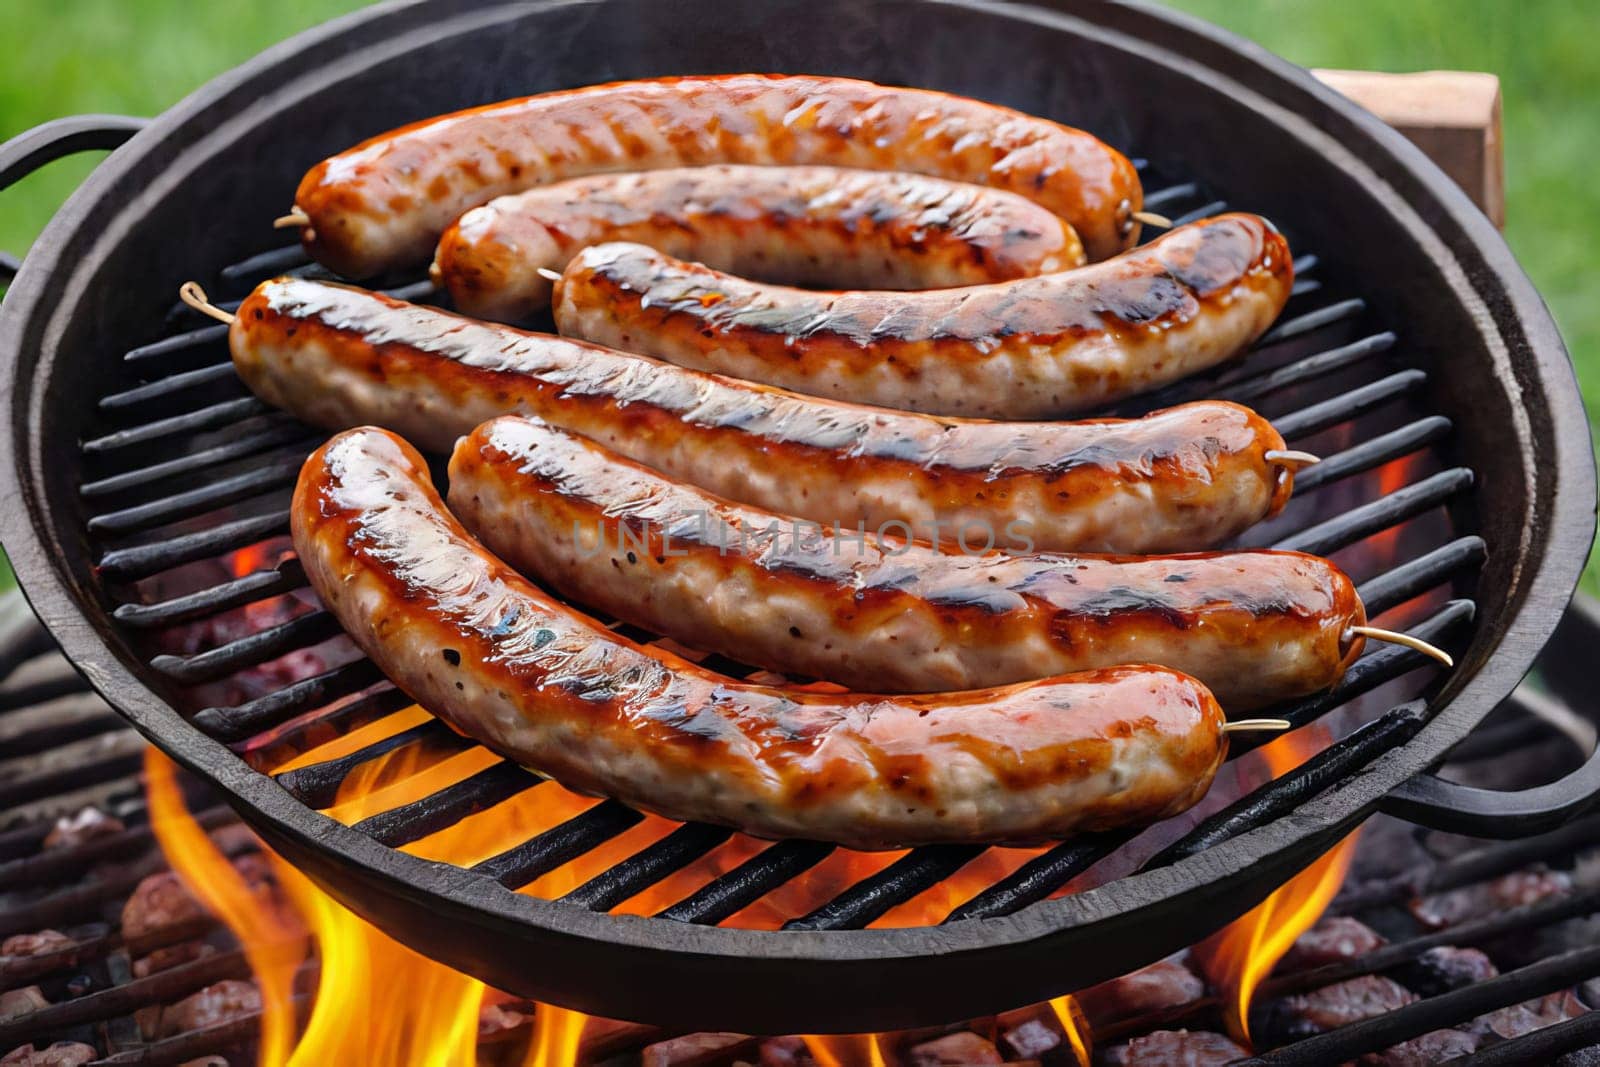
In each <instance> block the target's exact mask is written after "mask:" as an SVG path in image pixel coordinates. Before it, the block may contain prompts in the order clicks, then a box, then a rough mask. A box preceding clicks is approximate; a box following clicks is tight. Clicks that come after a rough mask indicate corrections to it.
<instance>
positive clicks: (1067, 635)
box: [450, 416, 1366, 712]
mask: <svg viewBox="0 0 1600 1067" xmlns="http://www.w3.org/2000/svg"><path fill="white" fill-rule="evenodd" d="M450 508H451V510H452V511H453V512H455V514H456V515H457V517H459V518H460V519H461V521H462V522H463V523H464V524H465V525H466V527H467V528H468V529H469V530H472V531H473V532H474V533H476V534H477V536H478V538H479V539H480V540H482V541H483V543H484V544H485V546H487V547H488V548H489V549H490V551H492V552H494V553H495V554H496V555H498V556H499V557H500V558H501V559H504V560H506V561H507V562H508V563H510V564H511V565H512V566H514V567H516V568H518V569H519V570H521V571H523V572H524V573H527V574H531V575H533V576H534V577H537V578H538V579H539V580H541V581H543V582H545V583H546V584H548V585H550V586H552V587H553V588H555V589H556V590H557V591H558V592H560V593H562V594H563V595H566V596H570V597H572V598H573V599H575V600H577V601H579V602H580V603H583V604H587V605H589V606H590V607H593V608H597V609H600V610H602V611H605V612H607V613H608V614H611V615H615V616H616V617H618V618H621V619H624V620H626V621H628V622H631V623H635V624H637V625H641V626H645V627H648V628H649V629H652V630H654V631H655V632H657V633H660V634H665V635H666V636H668V637H671V638H674V639H675V640H678V641H681V642H682V643H684V644H685V645H688V646H691V647H693V648H697V649H703V650H705V651H707V652H720V653H722V654H724V655H726V656H730V657H733V658H735V659H738V660H740V661H742V662H745V663H750V664H755V665H758V666H762V667H768V668H771V669H772V670H777V671H783V672H786V673H789V674H799V675H806V676H812V677H820V678H825V679H828V680H829V681H833V682H838V683H841V684H843V685H846V686H849V687H850V688H853V689H872V690H876V691H880V692H936V691H941V690H953V689H978V688H982V687H984V686H993V685H1005V684H1008V683H1011V682H1019V681H1024V680H1027V679H1031V678H1044V677H1048V676H1050V675H1057V674H1070V673H1072V672H1074V671H1083V670H1091V669H1095V668H1100V667H1110V666H1115V665H1118V664H1124V663H1159V664H1161V665H1162V666H1165V667H1171V668H1173V669H1174V670H1180V671H1183V672H1185V673H1187V674H1192V675H1194V676H1195V677H1196V678H1198V679H1199V680H1200V681H1201V682H1202V683H1204V684H1205V685H1206V686H1207V687H1209V688H1210V689H1211V691H1212V692H1213V693H1215V694H1216V697H1217V699H1218V700H1219V701H1221V703H1222V706H1223V707H1225V708H1227V709H1228V710H1229V711H1230V712H1238V711H1243V710H1247V709H1252V708H1258V707H1261V706H1263V705H1266V704H1271V703H1275V702H1277V701H1281V700H1288V699H1291V698H1294V697H1301V696H1306V695H1308V694H1310V693H1314V692H1316V691H1318V690H1321V689H1325V688H1327V687H1329V686H1331V685H1333V684H1334V683H1335V682H1337V681H1338V680H1339V679H1340V677H1342V676H1343V674H1344V671H1345V668H1346V667H1347V666H1348V665H1349V664H1350V663H1351V662H1353V661H1354V659H1355V657H1356V656H1357V655H1359V654H1360V651H1361V646H1362V640H1361V638H1360V637H1354V638H1353V639H1351V640H1349V641H1347V640H1346V634H1347V633H1348V631H1349V628H1350V627H1351V626H1360V625H1363V624H1364V623H1365V622H1366V615H1365V613H1364V612H1363V611H1362V607H1361V601H1360V599H1359V598H1358V597H1357V596H1356V591H1355V587H1354V586H1353V585H1352V584H1351V582H1350V579H1349V578H1348V577H1346V576H1345V574H1344V572H1343V571H1341V570H1339V568H1338V567H1335V566H1334V565H1333V564H1332V563H1329V562H1328V561H1327V560H1324V559H1319V558H1317V557H1316V556H1308V555H1304V554H1302V553H1299V552H1269V551H1254V552H1222V553H1215V554H1203V553H1197V554H1190V555H1182V556H1140V557H1129V556H1057V555H1027V556H1008V555H1005V554H1003V553H999V552H994V551H986V549H989V548H992V546H990V545H988V544H986V541H985V538H984V537H983V536H982V534H981V533H978V534H976V535H975V536H974V535H973V531H960V530H946V531H944V538H943V544H942V545H941V546H937V547H936V546H933V545H929V544H927V543H925V542H905V541H896V540H892V539H885V540H879V539H878V538H876V537H874V536H864V535H861V534H860V533H859V531H851V530H843V531H841V530H835V529H828V528H824V527H821V526H817V525H815V524H812V523H808V522H806V521H804V520H800V519H795V518H793V517H791V516H788V515H780V514H777V513H775V512H772V511H765V510H762V509H758V508H751V507H747V506H742V505H739V504H735V503H732V502H730V501H727V500H724V499H722V498H721V497H717V496H714V495H712V494H710V493H707V492H705V491H704V490H701V489H696V488H694V487H692V486H688V485H684V484H682V483H680V482H675V481H673V480H672V479H670V478H667V477H665V476H664V475H661V474H658V473H656V472H655V471H652V470H650V469H648V468H646V467H644V466H642V465H640V464H638V463H633V462H631V461H629V460H627V459H624V458H623V457H621V456H619V455H617V454H616V453H615V452H612V451H610V450H609V449H606V448H603V447H602V446H600V445H597V444H595V443H594V442H592V441H589V440H586V439H584V438H581V437H576V436H574V435H572V434H569V433H566V432H565V431H562V430H559V429H556V428H555V427H553V426H550V425H548V424H546V423H543V422H540V421H538V420H534V419H527V418H523V417H520V416H507V417H505V418H500V419H495V420H494V421H492V422H488V423H485V424H484V425H482V426H480V427H478V428H477V429H476V430H474V431H473V432H472V433H471V434H469V435H467V436H466V437H464V438H462V439H461V442H460V443H459V444H458V445H456V450H455V454H454V456H453V457H452V458H451V460H450ZM951 547H954V548H956V549H957V550H958V551H957V552H954V553H951V552H949V551H948V549H949V548H951ZM940 548H944V549H946V551H940V550H939V549H940Z"/></svg>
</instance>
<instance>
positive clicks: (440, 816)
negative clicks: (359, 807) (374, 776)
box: [354, 763, 544, 848]
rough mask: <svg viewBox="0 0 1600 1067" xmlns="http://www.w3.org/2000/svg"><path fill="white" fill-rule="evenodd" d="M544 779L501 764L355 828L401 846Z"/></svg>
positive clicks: (531, 786)
mask: <svg viewBox="0 0 1600 1067" xmlns="http://www.w3.org/2000/svg"><path fill="white" fill-rule="evenodd" d="M543 782H544V779H543V778H540V777H538V776H537V775H534V774H531V773H529V772H528V771H525V770H523V769H522V768H521V767H518V766H517V765H516V764H515V763H497V764H495V765H494V766H493V767H489V768H486V769H484V770H481V771H479V772H478V773H477V774H474V775H471V776H470V777H467V778H463V779H462V780H461V781H459V782H456V783H455V784H453V785H449V786H446V787H445V788H443V789H441V790H439V791H438V792H437V793H433V794H431V795H429V796H425V797H423V798H422V799H420V800H416V801H413V802H412V803H410V804H404V805H401V806H400V807H398V808H391V809H390V810H388V811H384V812H379V813H378V814H376V815H372V816H369V817H368V818H365V819H362V820H361V821H360V822H358V823H356V824H355V825H354V829H356V830H359V831H361V832H362V833H364V834H366V835H367V836H368V837H370V838H372V839H373V840H374V841H377V842H378V843H379V844H382V845H388V846H389V847H390V848H398V847H400V846H401V845H406V844H410V843H411V842H412V841H416V840H419V839H421V838H424V837H427V836H428V835H429V834H431V833H435V832H436V831H439V830H443V829H445V828H446V827H449V826H454V825H455V824H456V823H458V822H460V821H461V820H462V819H465V818H467V817H468V816H469V815H476V814H477V813H478V812H480V811H487V810H488V809H489V808H492V807H494V806H495V805H496V804H499V803H501V802H502V801H506V800H510V799H511V798H512V797H514V796H516V795H517V794H518V793H521V792H523V791H524V790H527V789H531V788H533V787H534V786H537V785H540V784H541V783H543Z"/></svg>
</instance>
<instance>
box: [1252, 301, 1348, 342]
mask: <svg viewBox="0 0 1600 1067" xmlns="http://www.w3.org/2000/svg"><path fill="white" fill-rule="evenodd" d="M1365 310H1367V302H1366V301H1365V300H1362V299H1361V298H1360V297H1354V298H1352V299H1350V300H1341V301H1339V302H1338V303H1336V304H1329V305H1327V306H1326V307H1320V308H1317V309H1316V310H1315V311H1308V312H1306V313H1305V314H1304V315H1296V316H1295V317H1294V318H1292V319H1289V320H1288V321H1286V322H1280V323H1278V325H1276V326H1274V327H1273V328H1272V329H1270V330H1268V331H1267V332H1266V333H1264V334H1262V335H1261V337H1260V339H1259V340H1257V341H1256V343H1255V347H1256V348H1266V347H1267V346H1268V345H1275V344H1280V343H1282V342H1284V341H1288V340H1292V339H1293V338H1296V337H1300V336H1303V335H1305V334H1308V333H1311V332H1312V331H1314V330H1320V329H1323V328H1324V327H1327V326H1332V325H1333V324H1334V323H1336V322H1343V321H1345V320H1346V319H1353V318H1355V317H1356V316H1357V315H1359V314H1361V313H1362V312H1363V311H1365Z"/></svg>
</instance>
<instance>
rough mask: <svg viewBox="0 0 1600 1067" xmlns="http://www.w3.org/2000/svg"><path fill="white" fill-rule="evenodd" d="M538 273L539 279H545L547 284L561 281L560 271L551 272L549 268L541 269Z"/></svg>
mask: <svg viewBox="0 0 1600 1067" xmlns="http://www.w3.org/2000/svg"><path fill="white" fill-rule="evenodd" d="M538 273H539V277H541V278H543V279H544V280H545V281H547V282H559V281H560V280H561V272H560V271H558V270H551V269H550V268H549V267H540V268H539V270H538Z"/></svg>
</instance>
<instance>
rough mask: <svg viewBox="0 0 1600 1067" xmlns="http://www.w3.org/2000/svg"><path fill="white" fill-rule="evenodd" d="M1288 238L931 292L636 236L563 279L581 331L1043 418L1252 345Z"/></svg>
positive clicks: (1240, 225) (771, 377) (1258, 236)
mask: <svg viewBox="0 0 1600 1067" xmlns="http://www.w3.org/2000/svg"><path fill="white" fill-rule="evenodd" d="M1293 276H1294V268H1293V266H1292V264H1291V263H1290V259H1289V249H1288V245H1287V244H1286V243H1285V242H1284V240H1283V238H1282V237H1281V236H1279V234H1278V232H1277V231H1276V230H1274V229H1273V228H1272V225H1271V224H1270V223H1269V222H1267V221H1266V220H1265V219H1262V218H1259V217H1257V216H1255V215H1223V216H1220V217H1218V218H1215V219H1211V220H1208V221H1206V222H1197V223H1194V224H1193V225H1190V226H1184V227H1181V228H1179V229H1177V230H1174V231H1173V232H1171V233H1169V234H1167V235H1165V236H1164V237H1161V238H1160V239H1158V240H1156V241H1152V242H1151V243H1150V244H1148V245H1146V246H1145V247H1143V248H1140V249H1137V250H1135V251H1133V252H1128V253H1126V254H1124V255H1121V256H1118V257H1117V258H1116V259H1112V260H1107V261H1106V262H1104V263H1097V264H1095V265H1093V266H1090V267H1084V268H1082V269H1080V270H1074V271H1066V272H1063V273H1057V274H1047V275H1044V276H1042V277H1037V278H1025V279H1022V280H1020V281H1009V282H999V283H995V284H991V285H985V286H976V287H971V288H964V289H942V290H938V291H935V292H920V293H885V292H843V293H819V292H814V291H808V290H804V289H790V288H785V287H782V286H777V285H766V284H762V283H758V282H752V281H747V280H745V279H743V278H736V277H732V276H730V275H727V274H722V273H720V272H718V271H714V270H712V269H710V268H708V267H704V266H701V265H699V264H693V263H684V262H682V261H680V260H676V259H673V258H672V257H671V256H668V255H665V254H663V253H661V252H658V251H655V250H654V249H650V248H645V247H643V246H641V245H635V244H621V243H619V244H606V245H599V246H596V247H593V248H589V249H586V250H584V251H583V252H581V253H579V254H578V255H577V256H576V257H574V258H573V259H572V261H571V262H570V263H569V264H568V266H567V270H566V273H565V275H564V276H563V277H562V279H561V281H560V282H559V283H558V284H557V286H556V295H555V312H556V324H557V326H559V327H560V329H561V332H562V333H563V334H566V335H568V336H570V337H581V338H583V339H585V340H589V341H594V342H595V343H597V344H603V345H608V346H610V347H612V348H621V349H624V350H626V351H629V352H640V353H643V354H644V355H648V356H656V357H657V358H660V359H664V360H666V361H667V362H669V363H676V364H677V365H678V366H680V367H693V368H696V369H698V370H708V371H713V372H715V373H718V374H731V375H734V376H736V377H739V378H745V379H748V380H750V381H757V382H766V383H768V384H770V385H777V386H781V387H783V388H785V389H795V390H798V391H800V392H804V393H812V394H815V395H817V396H826V397H833V398H836V399H840V400H852V401H855V402H858V403H863V404H877V405H881V406H883V407H895V408H908V409H910V410H913V411H926V412H932V413H935V414H940V415H964V416H969V417H975V418H999V419H1038V418H1052V417H1056V416H1060V415H1066V414H1072V413H1075V412H1080V411H1084V410H1087V409H1089V408H1093V407H1096V406H1099V405H1102V404H1106V403H1109V402H1111V401H1114V400H1120V399H1122V398H1124V397H1127V396H1131V395H1132V394H1134V393H1140V392H1144V391H1145V390H1148V389H1153V388H1156V387H1157V386H1161V385H1165V384H1167V383H1168V382H1172V381H1176V380H1177V379H1179V378H1182V377H1184V376H1186V375H1189V374H1193V373H1194V372H1196V371H1199V370H1204V369H1205V368H1207V367H1211V366H1214V365H1215V364H1217V363H1220V362H1222V361H1223V360H1225V359H1228V358H1229V357H1231V356H1234V355H1237V354H1238V353H1239V352H1242V351H1243V350H1244V349H1245V347H1246V346H1247V345H1249V344H1250V342H1251V341H1254V340H1255V339H1256V338H1257V337H1259V336H1260V335H1261V333H1262V332H1263V331H1264V330H1266V328H1267V327H1268V326H1269V325H1271V324H1272V320H1273V319H1275V318H1277V317H1278V312H1280V311H1282V310H1283V305H1284V304H1285V303H1286V302H1287V301H1288V299H1289V289H1290V286H1291V285H1292V283H1293Z"/></svg>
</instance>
